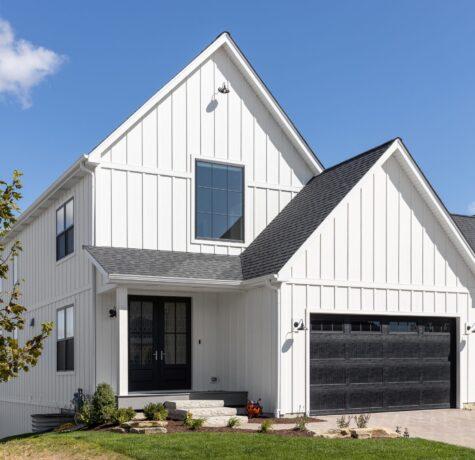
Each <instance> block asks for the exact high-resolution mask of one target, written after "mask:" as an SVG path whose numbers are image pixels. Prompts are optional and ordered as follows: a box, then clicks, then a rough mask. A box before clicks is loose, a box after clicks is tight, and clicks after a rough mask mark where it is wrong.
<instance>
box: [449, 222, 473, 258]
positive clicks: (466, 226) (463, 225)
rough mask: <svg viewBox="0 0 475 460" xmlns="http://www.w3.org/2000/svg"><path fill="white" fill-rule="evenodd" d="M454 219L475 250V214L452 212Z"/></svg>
mask: <svg viewBox="0 0 475 460" xmlns="http://www.w3.org/2000/svg"><path fill="white" fill-rule="evenodd" d="M452 219H453V220H454V222H455V223H456V224H457V227H458V228H459V229H460V231H461V232H462V235H463V236H464V237H465V239H466V240H467V242H468V244H469V245H470V246H471V248H472V249H473V250H474V251H475V216H463V215H461V214H452Z"/></svg>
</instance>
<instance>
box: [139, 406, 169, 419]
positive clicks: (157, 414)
mask: <svg viewBox="0 0 475 460" xmlns="http://www.w3.org/2000/svg"><path fill="white" fill-rule="evenodd" d="M143 413H144V415H145V418H146V419H147V420H166V419H167V417H168V411H167V409H166V408H165V406H164V405H163V404H161V403H148V404H146V405H145V406H144V408H143Z"/></svg>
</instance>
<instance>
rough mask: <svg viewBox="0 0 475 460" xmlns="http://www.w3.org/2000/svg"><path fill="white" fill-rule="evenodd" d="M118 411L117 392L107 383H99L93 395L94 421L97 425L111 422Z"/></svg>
mask: <svg viewBox="0 0 475 460" xmlns="http://www.w3.org/2000/svg"><path fill="white" fill-rule="evenodd" d="M115 411H116V402H115V394H114V391H113V390H112V387H111V386H110V385H109V384H107V383H100V384H99V385H97V388H96V391H95V392H94V396H93V397H92V421H93V423H94V424H96V425H102V424H104V423H110V422H111V421H112V418H113V417H114V413H115Z"/></svg>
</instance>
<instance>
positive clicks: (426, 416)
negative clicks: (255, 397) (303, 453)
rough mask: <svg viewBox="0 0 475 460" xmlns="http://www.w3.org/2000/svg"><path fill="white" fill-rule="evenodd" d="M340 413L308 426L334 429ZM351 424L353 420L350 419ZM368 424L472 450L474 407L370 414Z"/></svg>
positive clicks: (318, 430) (318, 428)
mask: <svg viewBox="0 0 475 460" xmlns="http://www.w3.org/2000/svg"><path fill="white" fill-rule="evenodd" d="M339 417H340V416H339V415H322V416H319V417H318V418H319V419H321V420H325V421H324V422H323V423H309V424H308V428H309V429H311V430H312V431H315V432H316V433H321V432H323V431H326V430H328V429H330V428H336V419H337V418H339ZM352 424H353V422H352ZM369 426H370V427H371V426H381V427H386V428H390V429H393V430H394V429H396V426H400V427H401V431H402V432H404V429H405V428H407V429H408V430H409V435H410V437H411V438H423V439H429V440H431V441H441V442H446V443H449V444H456V445H458V446H463V447H471V448H472V449H475V410H472V411H470V410H460V409H438V410H418V411H404V412H383V413H377V414H371V419H370V421H369Z"/></svg>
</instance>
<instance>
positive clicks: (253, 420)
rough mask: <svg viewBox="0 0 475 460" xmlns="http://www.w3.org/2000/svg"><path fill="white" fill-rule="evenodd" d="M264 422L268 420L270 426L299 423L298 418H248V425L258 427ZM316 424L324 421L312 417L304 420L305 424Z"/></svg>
mask: <svg viewBox="0 0 475 460" xmlns="http://www.w3.org/2000/svg"><path fill="white" fill-rule="evenodd" d="M264 420H269V421H270V422H271V423H272V424H274V425H281V424H283V423H294V424H296V423H298V422H299V421H300V417H293V418H292V417H291V418H274V417H265V416H262V417H257V418H250V419H249V423H259V425H260V424H261V423H262V422H263V421H264ZM318 422H324V420H321V419H319V418H313V417H307V418H306V419H305V423H318Z"/></svg>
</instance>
